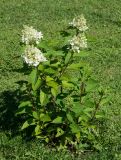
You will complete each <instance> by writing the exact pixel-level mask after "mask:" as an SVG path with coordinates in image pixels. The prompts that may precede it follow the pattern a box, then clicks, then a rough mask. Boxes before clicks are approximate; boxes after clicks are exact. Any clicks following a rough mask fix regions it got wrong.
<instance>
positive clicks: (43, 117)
mask: <svg viewBox="0 0 121 160" xmlns="http://www.w3.org/2000/svg"><path fill="white" fill-rule="evenodd" d="M40 120H41V121H42V122H50V121H51V118H50V116H49V114H44V113H41V114H40Z"/></svg>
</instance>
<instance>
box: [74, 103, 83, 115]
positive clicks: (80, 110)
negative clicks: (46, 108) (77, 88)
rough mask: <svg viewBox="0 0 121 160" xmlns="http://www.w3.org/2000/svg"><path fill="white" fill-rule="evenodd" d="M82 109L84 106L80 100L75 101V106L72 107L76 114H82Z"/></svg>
mask: <svg viewBox="0 0 121 160" xmlns="http://www.w3.org/2000/svg"><path fill="white" fill-rule="evenodd" d="M82 110H83V108H82V106H81V104H80V102H75V103H73V107H72V108H71V111H73V112H74V113H75V114H76V115H80V113H82Z"/></svg>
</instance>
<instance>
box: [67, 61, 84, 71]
mask: <svg viewBox="0 0 121 160" xmlns="http://www.w3.org/2000/svg"><path fill="white" fill-rule="evenodd" d="M85 65H86V63H82V62H79V63H72V64H71V65H69V66H68V67H67V68H68V69H72V70H77V69H79V68H81V67H84V66H85Z"/></svg>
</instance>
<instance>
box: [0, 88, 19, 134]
mask: <svg viewBox="0 0 121 160" xmlns="http://www.w3.org/2000/svg"><path fill="white" fill-rule="evenodd" d="M18 100H19V95H18V90H16V91H5V92H3V93H1V94H0V101H1V105H0V130H1V131H3V132H5V133H9V132H11V136H15V135H17V134H18V130H19V126H20V124H21V118H19V117H16V116H15V112H16V110H17V106H18Z"/></svg>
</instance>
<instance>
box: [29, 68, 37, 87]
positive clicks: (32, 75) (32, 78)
mask: <svg viewBox="0 0 121 160" xmlns="http://www.w3.org/2000/svg"><path fill="white" fill-rule="evenodd" d="M29 81H30V83H31V84H32V85H35V83H36V81H37V69H34V70H33V71H32V72H31V73H30V75H29Z"/></svg>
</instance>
